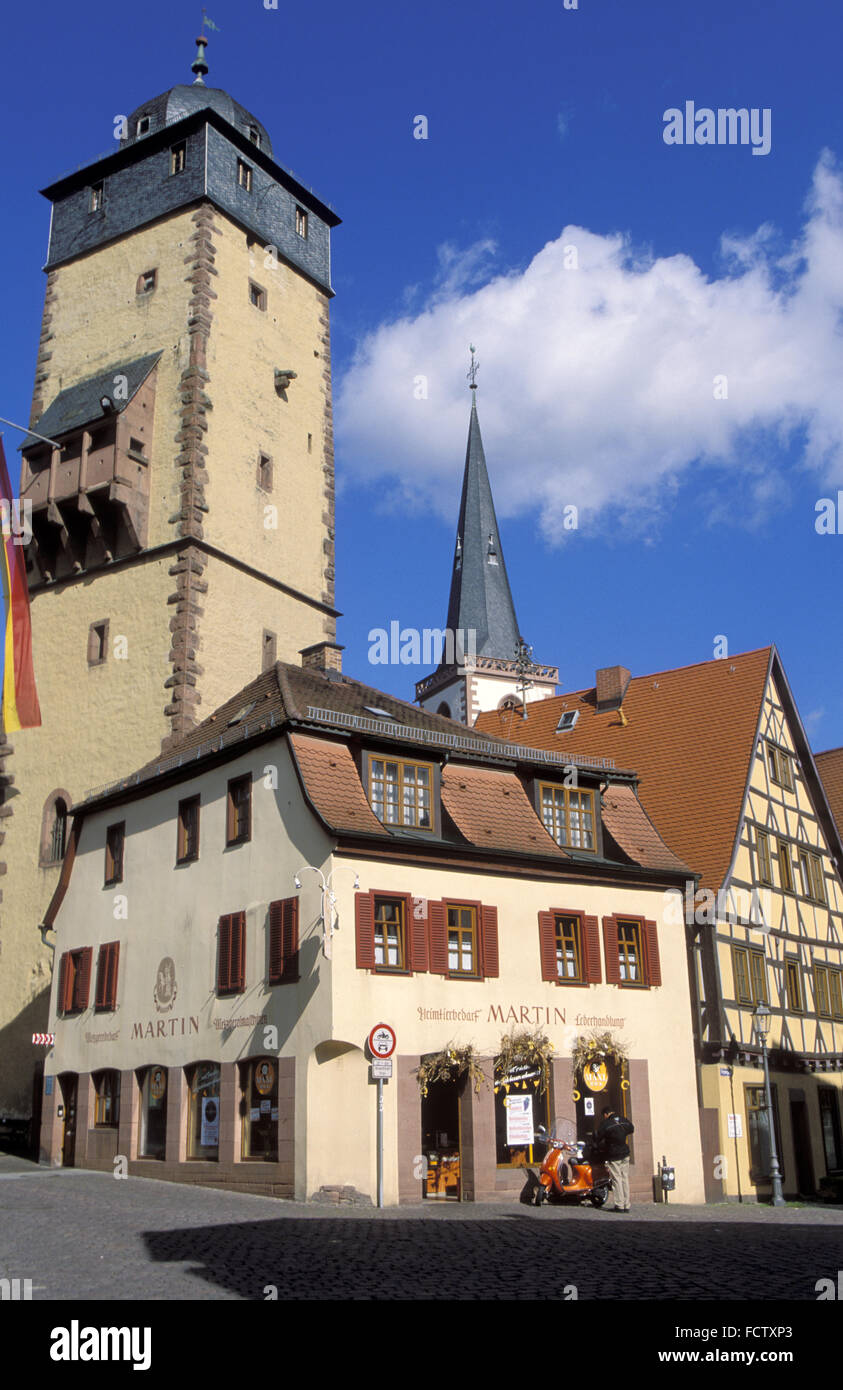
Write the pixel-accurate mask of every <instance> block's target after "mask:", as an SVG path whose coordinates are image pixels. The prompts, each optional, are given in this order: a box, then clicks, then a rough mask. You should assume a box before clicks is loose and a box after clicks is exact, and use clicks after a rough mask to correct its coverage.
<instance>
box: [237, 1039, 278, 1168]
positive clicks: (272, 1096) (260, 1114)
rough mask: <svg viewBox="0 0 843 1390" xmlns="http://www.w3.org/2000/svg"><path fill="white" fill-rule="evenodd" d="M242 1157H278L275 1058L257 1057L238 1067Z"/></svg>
mask: <svg viewBox="0 0 843 1390" xmlns="http://www.w3.org/2000/svg"><path fill="white" fill-rule="evenodd" d="M240 1090H241V1098H240V1116H241V1120H242V1124H241V1134H242V1141H241V1153H242V1156H243V1158H260V1159H263V1160H264V1161H265V1162H273V1163H276V1162H277V1161H278V1060H277V1058H275V1057H257V1058H255V1059H254V1060H252V1059H250V1060H249V1061H248V1062H244V1063H243V1064H242V1066H241V1068H240Z"/></svg>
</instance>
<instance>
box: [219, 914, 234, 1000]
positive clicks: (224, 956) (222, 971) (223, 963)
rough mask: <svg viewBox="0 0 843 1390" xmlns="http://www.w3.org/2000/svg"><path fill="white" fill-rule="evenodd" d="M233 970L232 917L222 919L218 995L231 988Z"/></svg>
mask: <svg viewBox="0 0 843 1390" xmlns="http://www.w3.org/2000/svg"><path fill="white" fill-rule="evenodd" d="M230 970H231V917H230V916H225V917H221V918H220V927H219V942H218V947H217V994H222V993H223V992H224V991H225V990H227V989H228V988H229V980H230Z"/></svg>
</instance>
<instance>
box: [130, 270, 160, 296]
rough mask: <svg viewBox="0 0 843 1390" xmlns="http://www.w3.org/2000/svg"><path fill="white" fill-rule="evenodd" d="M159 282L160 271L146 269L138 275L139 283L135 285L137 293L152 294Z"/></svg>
mask: <svg viewBox="0 0 843 1390" xmlns="http://www.w3.org/2000/svg"><path fill="white" fill-rule="evenodd" d="M157 284H158V271H157V270H145V271H144V272H143V274H142V275H139V276H138V283H137V285H136V286H135V293H136V294H151V293H152V291H153V290H154V289H155V287H156V285H157Z"/></svg>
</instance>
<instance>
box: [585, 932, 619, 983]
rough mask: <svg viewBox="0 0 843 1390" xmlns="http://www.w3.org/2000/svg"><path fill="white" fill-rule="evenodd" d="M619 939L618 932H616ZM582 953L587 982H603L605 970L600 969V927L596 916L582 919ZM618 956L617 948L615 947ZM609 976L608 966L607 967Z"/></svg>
mask: <svg viewBox="0 0 843 1390" xmlns="http://www.w3.org/2000/svg"><path fill="white" fill-rule="evenodd" d="M615 940H617V933H615ZM582 954H583V974H584V976H585V980H586V984H589V985H599V984H602V982H603V971H602V970H601V969H600V929H599V927H598V925H597V918H596V917H583V919H582ZM615 955H616V956H617V948H616V949H615ZM606 974H607V977H608V966H607V967H606Z"/></svg>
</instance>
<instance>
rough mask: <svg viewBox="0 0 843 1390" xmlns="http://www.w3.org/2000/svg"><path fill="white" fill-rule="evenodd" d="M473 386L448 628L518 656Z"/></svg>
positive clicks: (481, 649)
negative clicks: (468, 633)
mask: <svg viewBox="0 0 843 1390" xmlns="http://www.w3.org/2000/svg"><path fill="white" fill-rule="evenodd" d="M471 390H472V397H471V418H470V420H469V425H468V445H467V447H466V451H465V471H464V473H463V483H462V500H461V502H460V517H459V522H458V524H457V543H456V549H455V554H454V570H453V574H452V576H451V593H450V597H449V599H448V628H449V629H450V630H451V631H452V632H456V631H457V630H458V629H459V630H460V631H461V632H464V633H467V632H473V633H475V638H474V644H475V650H476V654H477V655H478V656H492V657H498V658H504V659H509V658H513V657H514V656H515V651H516V648H517V646H518V639H519V636H520V633H519V629H518V619H517V618H516V616H515V605H514V603H513V601H512V592H511V590H510V587H509V579H508V577H507V573H506V564H505V563H504V558H503V547H502V545H501V541H500V534H499V532H498V519H497V517H496V515H495V504H494V501H493V500H492V488H491V484H490V483H489V473H488V470H487V468H486V456H485V454H484V452H483V440H482V438H481V435H480V421H479V419H478V416H477V396H476V394H475V392H476V390H477V387H476V385H475V384H474V383H472V387H471Z"/></svg>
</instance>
